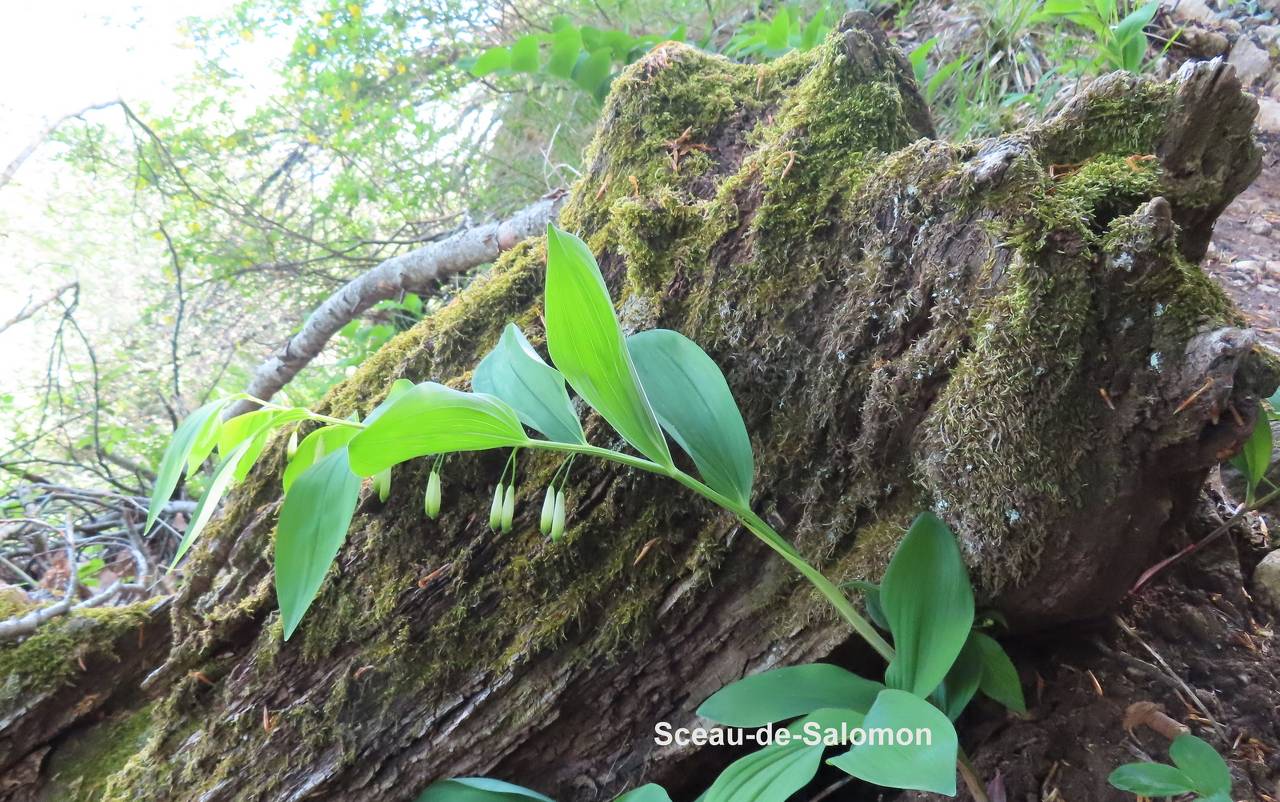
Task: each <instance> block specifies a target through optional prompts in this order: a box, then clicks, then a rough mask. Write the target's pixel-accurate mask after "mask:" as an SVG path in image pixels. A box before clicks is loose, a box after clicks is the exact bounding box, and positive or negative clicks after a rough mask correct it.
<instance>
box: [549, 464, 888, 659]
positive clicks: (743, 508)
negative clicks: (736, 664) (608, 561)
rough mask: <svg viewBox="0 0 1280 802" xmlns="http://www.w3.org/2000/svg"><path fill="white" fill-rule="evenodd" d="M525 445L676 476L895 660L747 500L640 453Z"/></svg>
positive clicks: (839, 593) (840, 593)
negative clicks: (737, 522)
mask: <svg viewBox="0 0 1280 802" xmlns="http://www.w3.org/2000/svg"><path fill="white" fill-rule="evenodd" d="M525 447H527V448H540V449H543V450H549V451H568V452H571V453H576V454H589V455H591V456H595V457H599V458H600V459H604V460H608V461H610V462H616V463H619V464H621V465H626V466H628V467H631V468H637V469H639V470H642V471H648V472H649V473H656V474H658V475H660V476H666V477H668V478H671V479H674V480H676V481H677V482H679V483H680V484H682V485H684V486H685V487H687V488H689V489H690V490H692V491H693V492H695V493H697V494H698V495H700V496H702V497H703V498H705V499H707V500H708V501H711V502H712V503H714V504H716V505H717V506H719V507H721V508H722V509H724V510H726V511H728V512H731V513H733V515H734V516H736V517H737V518H738V520H740V521H742V523H743V525H744V526H746V527H747V529H748V531H750V532H751V533H752V534H753V535H755V536H756V537H757V538H758V539H760V540H761V541H763V542H764V544H765V545H767V546H768V547H769V548H771V549H773V550H774V551H775V552H777V553H778V555H779V556H781V557H782V559H784V560H786V561H787V562H788V563H790V564H791V565H792V567H794V568H795V569H796V570H797V571H799V572H800V574H801V576H803V577H804V578H805V579H807V580H809V583H810V584H812V585H813V586H814V587H815V588H817V589H818V592H819V593H821V594H822V595H823V596H824V597H825V598H826V599H827V601H829V602H831V605H832V606H833V607H835V608H836V611H837V612H838V613H840V615H841V616H842V617H843V618H844V619H845V620H846V621H848V622H849V625H850V626H851V627H853V630H854V632H857V633H858V635H860V636H861V637H862V639H863V640H865V641H866V642H867V643H868V644H869V645H870V646H871V648H873V649H875V650H876V651H877V652H878V653H879V654H880V656H881V657H883V658H884V659H885V660H887V661H888V660H893V657H894V651H893V647H892V646H890V645H889V643H888V642H887V641H886V640H885V639H884V638H883V637H881V636H880V633H879V632H877V631H876V629H875V627H873V626H872V625H871V622H869V621H867V619H866V618H864V617H863V616H862V615H861V614H860V613H859V612H858V611H857V609H855V608H854V606H853V603H852V602H850V601H849V597H847V596H845V595H844V592H843V591H841V590H840V588H838V587H836V586H835V584H834V583H833V582H832V581H831V580H829V579H827V578H826V577H825V576H823V574H822V572H821V571H819V570H818V569H817V568H814V567H813V566H812V565H810V564H809V563H808V562H807V561H806V560H805V559H804V557H802V556H800V553H799V552H798V551H796V549H795V547H794V546H792V545H791V544H790V543H789V542H788V541H787V539H786V538H784V537H783V536H782V535H780V534H778V533H777V532H776V531H775V530H774V529H773V527H771V526H769V524H767V523H765V521H764V519H762V518H761V517H760V516H759V515H756V514H755V512H753V511H752V510H751V508H750V507H749V506H747V505H746V504H742V503H740V502H737V501H734V500H733V499H731V498H729V497H727V496H725V495H723V494H721V493H718V492H716V491H715V490H713V489H711V488H710V487H708V486H707V485H705V484H703V483H702V482H700V481H698V480H697V479H695V478H694V477H692V476H690V475H689V474H687V473H685V472H684V471H682V470H680V469H679V468H675V467H669V466H666V465H660V464H658V463H656V462H651V461H650V460H647V459H643V458H641V457H633V456H631V455H629V454H622V453H620V452H617V451H611V450H609V449H607V448H597V447H596V446H590V445H575V444H571V443H553V442H550V441H547V440H529V441H528V442H527V443H525Z"/></svg>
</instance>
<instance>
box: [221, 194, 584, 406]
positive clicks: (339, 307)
mask: <svg viewBox="0 0 1280 802" xmlns="http://www.w3.org/2000/svg"><path fill="white" fill-rule="evenodd" d="M563 202H564V194H563V193H552V194H550V195H547V196H546V197H544V198H542V199H541V200H539V201H538V202H537V203H534V204H532V205H530V206H526V207H525V208H524V209H521V210H520V211H518V212H516V213H515V214H513V215H512V216H511V217H509V218H507V219H506V220H503V221H498V222H493V223H486V224H484V225H480V226H472V227H470V228H464V229H462V230H460V231H458V232H457V233H455V234H453V235H452V236H450V237H448V238H446V239H443V240H441V241H439V242H433V243H430V244H428V245H425V246H423V247H421V248H417V249H415V250H412V251H409V252H408V253H402V254H400V255H399V256H393V257H392V258H390V259H387V260H386V261H384V262H382V263H381V264H379V265H378V266H377V267H375V268H373V269H372V270H369V271H367V272H365V273H363V274H361V275H359V276H357V277H356V278H354V279H352V280H351V281H349V282H347V284H346V285H344V286H343V287H342V288H341V289H339V290H338V291H337V292H335V293H334V294H333V295H330V296H329V297H328V298H327V299H326V300H325V301H324V303H322V304H320V306H319V307H317V308H316V310H315V311H314V312H312V313H311V315H310V316H309V317H308V318H307V320H306V323H304V324H303V326H302V330H301V331H299V332H298V333H297V334H295V335H294V336H293V337H291V338H289V341H288V342H287V343H285V345H284V347H283V348H281V349H280V350H279V351H277V352H276V353H274V354H272V355H271V357H270V358H268V359H267V360H266V361H265V362H263V363H262V364H261V365H259V366H258V368H257V369H256V370H255V371H254V372H253V376H252V378H250V380H249V385H248V387H246V388H245V391H246V392H247V393H248V394H249V395H250V396H253V397H254V398H260V399H262V400H270V399H271V397H272V396H273V395H275V394H276V393H277V392H279V391H280V389H281V388H282V387H284V386H285V385H286V384H288V383H289V382H290V381H291V380H292V379H293V377H294V376H296V375H297V374H298V371H300V370H302V368H304V367H306V365H307V364H309V363H310V362H311V360H313V359H315V358H316V357H317V356H319V354H320V352H321V351H322V350H324V347H325V345H326V344H327V343H328V342H329V340H330V339H331V338H332V337H333V335H335V334H337V333H338V330H339V329H341V328H342V327H343V326H345V325H346V324H347V323H349V322H351V321H352V320H354V319H355V318H356V317H357V316H358V315H359V314H360V313H361V312H364V311H365V310H366V309H368V308H370V307H371V306H373V305H374V304H376V303H378V302H379V301H385V300H387V299H389V298H395V297H396V296H398V295H399V294H401V293H403V292H412V291H414V290H417V289H421V288H423V287H426V286H429V285H430V284H432V283H433V282H436V281H440V280H442V279H446V278H449V277H450V276H455V275H457V274H459V273H462V272H464V271H466V270H470V269H471V268H473V267H476V266H478V265H482V264H484V263H486V262H491V261H493V260H494V259H496V258H497V257H498V254H500V253H502V252H503V251H505V250H508V249H510V248H512V247H514V246H515V245H516V244H518V243H519V242H521V241H522V240H525V239H527V238H529V237H531V236H534V235H535V234H537V233H539V232H540V231H542V230H543V229H544V228H545V227H546V225H547V223H549V222H551V221H552V220H554V219H555V217H556V215H557V214H558V213H559V211H560V206H561V204H562V203H563ZM256 408H257V404H255V403H253V402H250V401H240V402H237V403H236V404H234V405H233V406H232V407H231V409H230V410H229V411H228V413H227V416H228V417H235V416H236V415H241V414H244V413H245V412H249V411H251V410H253V409H256Z"/></svg>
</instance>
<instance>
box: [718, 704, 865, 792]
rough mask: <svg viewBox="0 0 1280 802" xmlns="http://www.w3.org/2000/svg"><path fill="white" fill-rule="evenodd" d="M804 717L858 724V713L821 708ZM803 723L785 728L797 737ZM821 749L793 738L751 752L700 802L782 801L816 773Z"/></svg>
mask: <svg viewBox="0 0 1280 802" xmlns="http://www.w3.org/2000/svg"><path fill="white" fill-rule="evenodd" d="M808 720H815V721H822V722H823V723H824V724H835V725H836V726H838V725H839V722H840V721H845V722H847V723H848V725H849V726H851V727H856V726H858V725H859V724H861V723H862V714H861V713H858V712H856V711H853V710H825V709H824V710H820V711H816V712H815V713H814V714H813V715H812V716H810V717H809V718H808V719H806V721H808ZM833 720H834V721H833ZM803 726H804V722H798V723H796V724H793V725H791V726H788V727H787V728H786V729H787V732H789V733H791V734H792V735H797V736H798V735H800V734H802V731H803ZM823 749H824V747H823V745H822V744H808V743H806V742H805V741H803V740H799V739H796V740H792V741H789V742H787V743H785V744H784V743H775V744H773V745H771V746H766V747H764V748H763V749H760V750H757V751H755V752H752V753H751V754H749V755H747V756H746V757H742V758H739V759H738V760H735V761H734V762H733V763H731V764H729V766H728V767H727V768H725V770H724V771H722V772H721V773H720V776H718V777H716V780H715V782H714V783H712V784H711V787H710V788H708V789H707V792H706V794H705V795H703V796H702V797H701V799H702V802H782V800H785V799H788V798H790V797H791V795H792V794H794V793H795V792H796V791H799V790H800V789H801V788H804V787H805V786H806V785H808V784H809V781H810V780H812V779H813V777H814V775H815V774H817V773H818V767H819V766H820V765H821V763H822V752H823Z"/></svg>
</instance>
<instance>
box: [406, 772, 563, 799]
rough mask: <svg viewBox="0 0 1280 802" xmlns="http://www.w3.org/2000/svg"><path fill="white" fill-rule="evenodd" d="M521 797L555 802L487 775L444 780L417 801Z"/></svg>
mask: <svg viewBox="0 0 1280 802" xmlns="http://www.w3.org/2000/svg"><path fill="white" fill-rule="evenodd" d="M521 799H536V800H539V802H554V800H552V799H551V798H550V797H547V796H543V795H542V794H540V793H538V792H537V791H530V790H529V789H528V788H521V787H520V786H518V785H512V784H511V783H506V782H502V781H501V780H490V779H488V778H486V777H462V778H459V779H454V780H443V781H441V782H438V783H435V784H434V785H432V786H431V787H430V788H428V789H427V790H425V791H423V792H422V793H421V794H420V795H419V796H418V799H417V802H519V800H521Z"/></svg>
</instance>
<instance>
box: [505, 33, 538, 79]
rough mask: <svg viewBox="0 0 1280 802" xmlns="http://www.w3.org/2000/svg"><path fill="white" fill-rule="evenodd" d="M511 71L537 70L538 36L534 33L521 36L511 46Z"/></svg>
mask: <svg viewBox="0 0 1280 802" xmlns="http://www.w3.org/2000/svg"><path fill="white" fill-rule="evenodd" d="M511 71H512V72H537V71H538V37H537V36H536V35H534V34H528V35H526V36H521V37H520V38H519V39H517V40H516V42H515V44H513V45H512V46H511Z"/></svg>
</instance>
